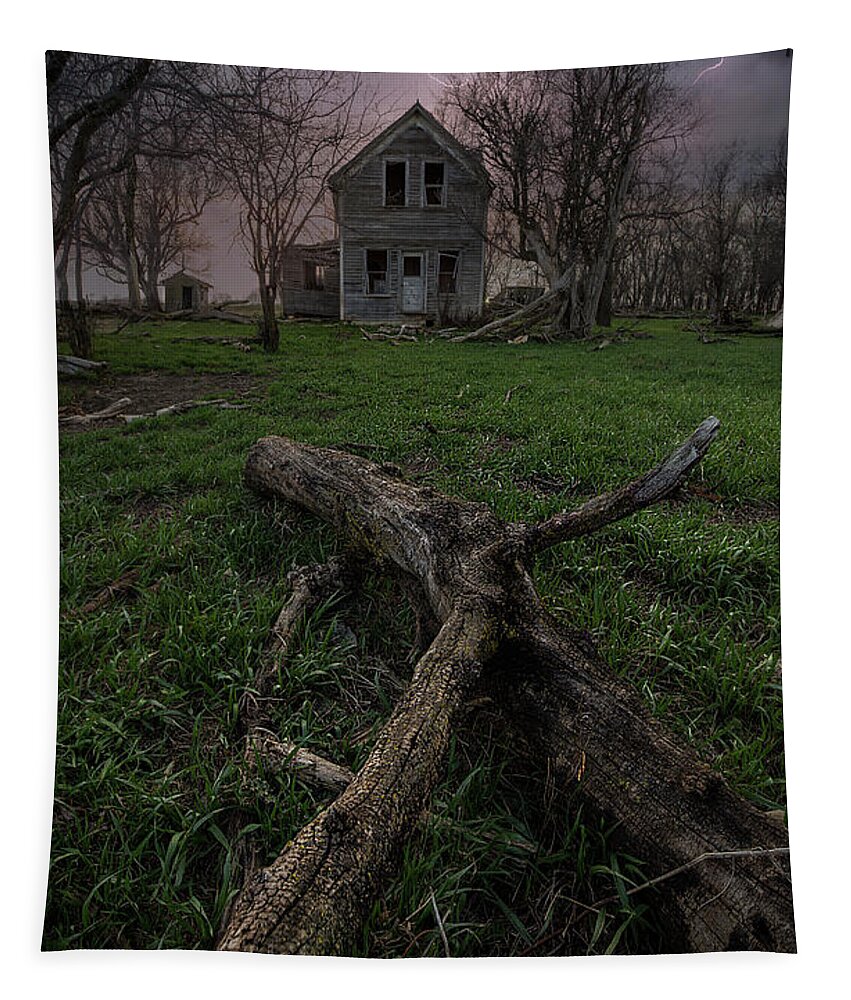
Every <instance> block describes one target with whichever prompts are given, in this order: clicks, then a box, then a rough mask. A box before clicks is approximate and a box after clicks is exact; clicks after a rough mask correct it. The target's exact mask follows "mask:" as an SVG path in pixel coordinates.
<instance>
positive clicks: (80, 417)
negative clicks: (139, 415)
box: [59, 396, 130, 425]
mask: <svg viewBox="0 0 851 1000" xmlns="http://www.w3.org/2000/svg"><path fill="white" fill-rule="evenodd" d="M129 405H130V398H129V397H128V396H125V397H124V398H123V399H118V400H116V401H115V402H114V403H110V404H109V406H105V407H104V408H103V409H102V410H96V411H95V412H94V413H73V414H70V415H67V416H62V417H60V418H59V423H60V424H65V425H69V424H75V425H80V424H82V425H86V424H94V423H97V422H98V421H99V420H111V419H112V418H113V417H116V416H118V415H119V414H120V413H121V411H122V410H126V409H127V407H128V406H129Z"/></svg>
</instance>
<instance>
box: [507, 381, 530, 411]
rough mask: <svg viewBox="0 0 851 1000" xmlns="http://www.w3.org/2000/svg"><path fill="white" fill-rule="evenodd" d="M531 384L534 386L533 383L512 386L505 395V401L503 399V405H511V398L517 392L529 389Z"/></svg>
mask: <svg viewBox="0 0 851 1000" xmlns="http://www.w3.org/2000/svg"><path fill="white" fill-rule="evenodd" d="M531 384H532V383H531V382H520V383H519V385H513V386H511V388H510V389H509V390H508V392H507V393H506V394H505V399H503V401H502V405H503V406H505V405H506V404H507V403H510V402H511V397H512V395H513V394H514V393H515V392H518V391H519V390H520V389H527V388H528V387H529V386H530V385H531Z"/></svg>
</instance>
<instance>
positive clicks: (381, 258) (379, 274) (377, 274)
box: [366, 250, 390, 295]
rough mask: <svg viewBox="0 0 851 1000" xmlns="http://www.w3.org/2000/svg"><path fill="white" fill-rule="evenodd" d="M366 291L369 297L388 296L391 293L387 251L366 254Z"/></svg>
mask: <svg viewBox="0 0 851 1000" xmlns="http://www.w3.org/2000/svg"><path fill="white" fill-rule="evenodd" d="M366 291H367V294H368V295H386V294H387V292H389V291H390V286H389V284H388V281H387V251H386V250H367V252H366Z"/></svg>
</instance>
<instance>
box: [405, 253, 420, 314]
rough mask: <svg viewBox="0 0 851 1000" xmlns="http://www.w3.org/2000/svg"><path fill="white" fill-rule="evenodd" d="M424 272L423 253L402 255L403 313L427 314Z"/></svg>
mask: <svg viewBox="0 0 851 1000" xmlns="http://www.w3.org/2000/svg"><path fill="white" fill-rule="evenodd" d="M424 272H425V268H424V267H423V255H422V254H421V253H406V254H403V255H402V312H406V313H422V312H425V273H424Z"/></svg>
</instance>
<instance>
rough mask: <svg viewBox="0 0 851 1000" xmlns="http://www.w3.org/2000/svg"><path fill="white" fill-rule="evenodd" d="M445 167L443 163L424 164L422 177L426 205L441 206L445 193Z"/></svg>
mask: <svg viewBox="0 0 851 1000" xmlns="http://www.w3.org/2000/svg"><path fill="white" fill-rule="evenodd" d="M445 176H446V167H445V164H443V163H426V164H425V169H424V175H423V183H424V185H425V203H426V205H443V204H444V203H445V199H444V196H445V193H446V184H445Z"/></svg>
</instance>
